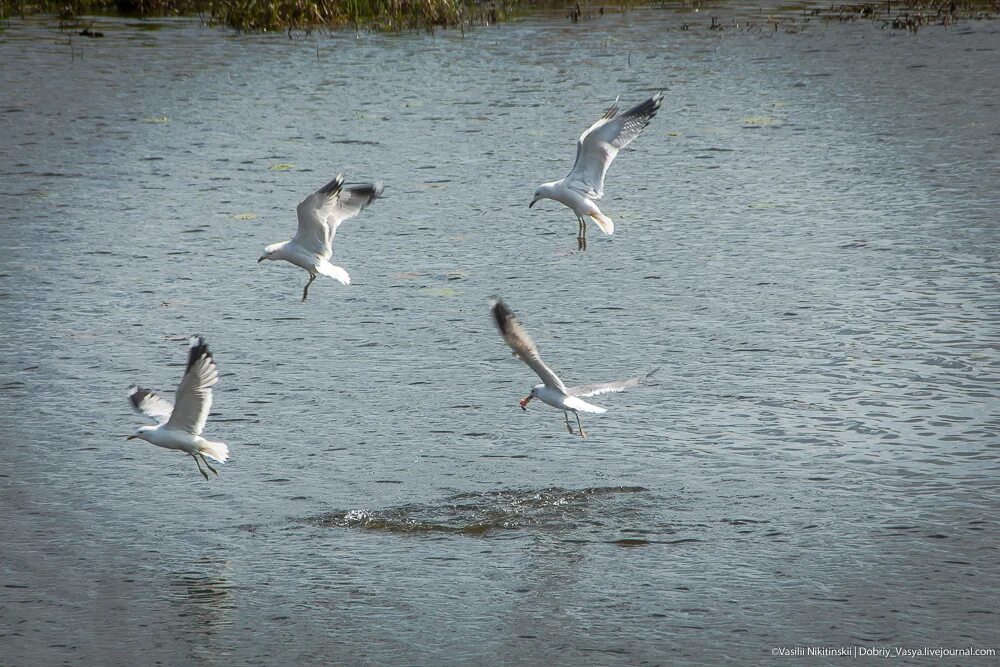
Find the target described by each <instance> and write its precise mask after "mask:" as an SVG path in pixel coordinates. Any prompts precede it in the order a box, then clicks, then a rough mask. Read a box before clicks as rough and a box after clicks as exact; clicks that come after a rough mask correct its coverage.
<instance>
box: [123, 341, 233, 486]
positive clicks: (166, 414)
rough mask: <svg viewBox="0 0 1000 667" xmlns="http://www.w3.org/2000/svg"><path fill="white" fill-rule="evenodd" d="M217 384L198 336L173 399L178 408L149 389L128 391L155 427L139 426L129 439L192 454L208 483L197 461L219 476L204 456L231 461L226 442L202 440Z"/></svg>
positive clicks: (216, 374) (213, 367) (214, 368)
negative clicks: (153, 421) (202, 462)
mask: <svg viewBox="0 0 1000 667" xmlns="http://www.w3.org/2000/svg"><path fill="white" fill-rule="evenodd" d="M218 381H219V368H218V367H217V366H216V365H215V360H214V359H212V353H211V352H209V351H208V345H207V344H206V343H205V339H204V338H202V337H201V336H195V337H194V338H192V339H191V349H190V350H189V351H188V362H187V369H185V371H184V377H183V378H182V379H181V383H180V384H179V385H178V386H177V394H176V396H175V397H174V399H175V400H176V401H177V405H176V406H174V405H171V404H170V401H168V400H166V399H163V398H160V397H159V396H157V395H156V394H154V393H153V392H151V391H150V390H149V389H142V388H140V387H137V386H135V385H133V386H131V387H129V390H128V397H129V400H130V401H131V402H132V407H133V408H135V409H136V410H137V411H138V412H140V413H142V414H144V415H146V416H147V417H149V418H151V419H155V420H156V426H149V425H147V426H140V427H139V428H138V429H137V430H136V432H135V434H134V435H130V436H128V438H126V439H127V440H132V439H133V438H138V439H140V440H145V441H146V442H149V443H152V444H154V445H156V446H157V447H164V448H166V449H179V450H180V451H182V452H184V453H186V454H190V455H191V457H192V458H194V462H195V463H197V464H198V472H200V473H201V474H202V475H203V476H204V477H205V479H208V473H207V472H205V471H204V470H202V468H201V463H200V462H199V461H198V459H199V457H200V458H201V460H202V461H204V463H205V466H207V467H208V469H209V470H211V471H212V472H213V473H215V474H216V475H218V474H219V471H218V470H216V469H215V468H213V467H212V466H211V465H209V463H208V460H207V459H205V456H206V455H207V456H209V457H210V458H212V459H214V460H216V461H218V462H219V463H225V462H226V459H228V458H229V447H227V446H226V444H225V443H224V442H212V441H210V440H206V439H205V438H203V437H201V432H202V431H203V430H204V429H205V421H206V420H207V419H208V412H209V410H211V409H212V386H213V385H214V384H215V383H216V382H218Z"/></svg>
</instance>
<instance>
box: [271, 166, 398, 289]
mask: <svg viewBox="0 0 1000 667" xmlns="http://www.w3.org/2000/svg"><path fill="white" fill-rule="evenodd" d="M381 194H382V184H381V183H360V184H356V185H344V177H343V176H342V175H341V174H337V177H336V178H334V179H333V180H332V181H330V182H329V183H327V184H326V185H324V186H323V187H321V188H320V189H319V190H317V191H316V192H314V193H312V194H311V195H309V196H308V197H306V198H305V199H303V200H302V202H301V203H299V205H298V207H297V208H296V213H297V215H298V219H299V226H298V230H297V231H296V232H295V236H293V237H292V239H291V240H289V241H282V242H281V243H272V244H271V245H269V246H267V247H266V248H264V254H263V255H262V256H261V257H260V259H258V260H257V263H258V264H259V263H260V262H263V261H264V260H265V259H267V260H272V261H278V260H284V261H286V262H290V263H291V264H294V265H295V266H298V267H300V268H303V269H305V270H306V271H308V272H309V282H307V283H306V286H305V289H303V290H302V300H303V301H305V300H306V297H307V296H308V295H309V286H310V285H312V282H313V281H314V280H316V276H317V275H324V276H329V277H330V278H333V279H334V280H336V281H337V282H339V283H341V284H342V285H350V284H351V276H350V275H348V273H347V271H345V270H344V269H343V268H342V267H340V266H334V265H333V264H331V263H330V258H331V257H333V237H334V236H336V234H337V228H338V227H339V226H340V223H342V222H344V221H345V220H349V219H351V218H353V217H354V216H356V215H357V214H358V213H360V212H361V211H362V210H363V209H364V208H365V207H366V206H368V204H370V203H371V202H373V201H375V200H376V199H377V198H378V197H379V195H381Z"/></svg>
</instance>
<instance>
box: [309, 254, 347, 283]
mask: <svg viewBox="0 0 1000 667" xmlns="http://www.w3.org/2000/svg"><path fill="white" fill-rule="evenodd" d="M317 269H318V270H319V272H320V273H322V274H323V275H324V276H329V277H331V278H333V279H334V280H336V281H337V282H338V283H340V284H341V285H350V284H351V277H350V276H349V275H347V271H345V270H344V269H342V268H341V267H339V266H334V265H333V264H331V263H330V262H328V261H326V260H323V261H322V262H320V264H319V266H318V267H317Z"/></svg>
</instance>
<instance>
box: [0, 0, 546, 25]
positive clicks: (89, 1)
mask: <svg viewBox="0 0 1000 667" xmlns="http://www.w3.org/2000/svg"><path fill="white" fill-rule="evenodd" d="M520 4H522V3H521V1H520V0H499V1H496V0H490V1H489V2H477V1H476V0H228V1H218V0H62V1H60V0H37V1H35V2H32V1H30V0H13V1H11V2H8V1H6V0H0V17H4V16H18V15H20V16H24V15H26V14H33V13H45V14H53V15H56V16H58V17H59V18H61V19H67V20H68V19H72V18H75V17H78V16H83V15H91V14H114V15H123V16H182V15H192V16H200V17H202V19H203V20H204V21H205V22H206V23H207V24H209V25H223V26H227V27H229V28H233V29H235V30H237V31H239V32H269V31H280V30H286V31H289V32H291V31H292V30H313V29H315V28H337V27H345V26H352V27H354V28H358V29H360V28H364V29H369V30H388V31H393V30H407V29H430V28H434V27H437V26H440V27H448V26H465V25H470V26H471V25H487V24H490V23H495V22H497V21H500V20H503V19H505V18H507V16H508V15H509V14H510V12H511V9H512V8H513V7H515V6H518V5H520ZM536 4H537V3H536Z"/></svg>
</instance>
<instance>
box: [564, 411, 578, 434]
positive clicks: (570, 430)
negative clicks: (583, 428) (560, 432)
mask: <svg viewBox="0 0 1000 667" xmlns="http://www.w3.org/2000/svg"><path fill="white" fill-rule="evenodd" d="M563 417H565V418H566V430H567V431H569V434H570V435H576V432H575V431H574V430H573V427H572V426H571V425H570V423H569V412H567V411H566V410H563Z"/></svg>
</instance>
